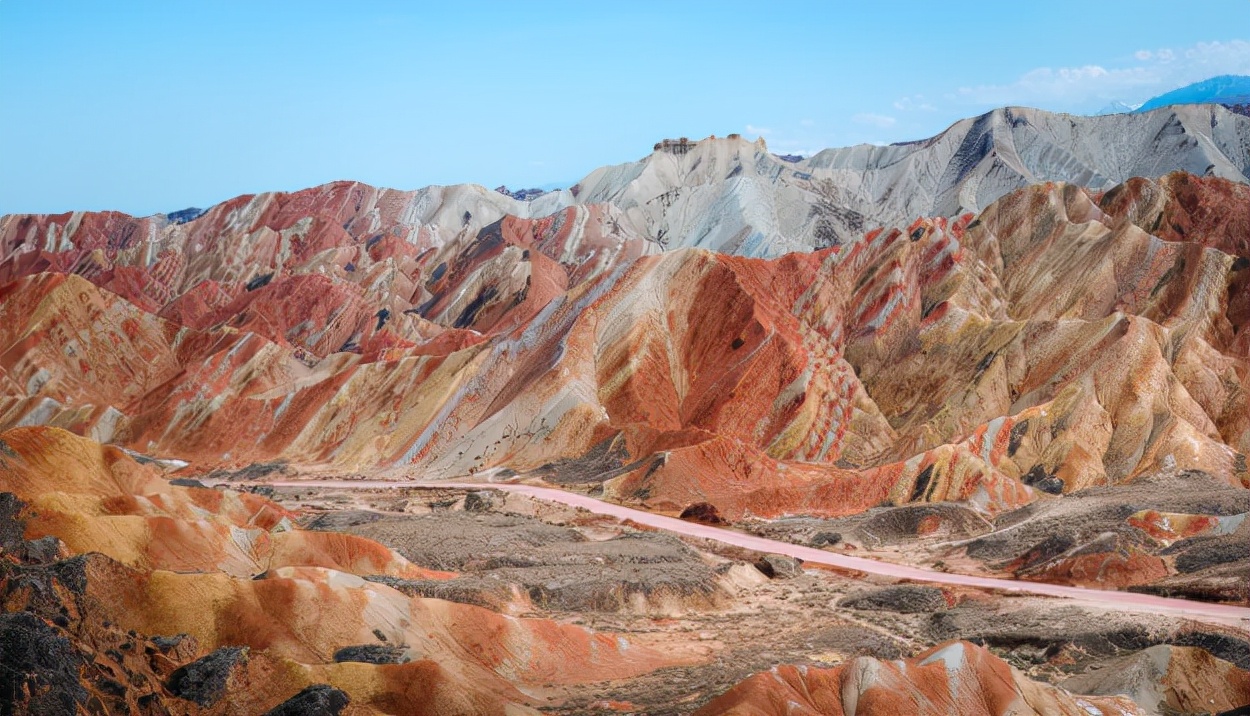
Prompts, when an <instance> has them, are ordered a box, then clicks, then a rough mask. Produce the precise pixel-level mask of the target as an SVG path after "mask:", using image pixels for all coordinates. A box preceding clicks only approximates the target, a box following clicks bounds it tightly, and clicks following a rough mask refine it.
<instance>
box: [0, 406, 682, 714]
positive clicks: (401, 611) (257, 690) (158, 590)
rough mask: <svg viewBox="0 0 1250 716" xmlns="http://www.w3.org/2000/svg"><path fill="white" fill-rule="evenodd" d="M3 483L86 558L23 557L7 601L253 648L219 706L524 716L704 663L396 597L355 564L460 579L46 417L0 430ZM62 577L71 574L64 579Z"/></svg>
mask: <svg viewBox="0 0 1250 716" xmlns="http://www.w3.org/2000/svg"><path fill="white" fill-rule="evenodd" d="M0 492H3V493H12V494H13V495H16V496H17V498H18V499H20V500H21V501H22V502H23V503H24V504H25V508H24V509H23V510H22V513H21V515H19V518H20V519H21V520H22V521H23V522H24V523H25V534H24V535H22V537H24V538H25V539H27V540H38V539H40V538H44V537H53V538H56V539H58V540H59V541H60V543H61V545H60V547H59V548H58V549H59V552H60V556H62V557H68V556H72V555H86V556H85V557H82V558H80V560H78V561H74V562H73V563H72V564H71V562H70V561H67V562H62V563H60V564H61V565H64V566H63V567H62V571H61V572H56V574H59V575H61V576H60V577H55V578H50V579H52V580H53V581H49V582H48V583H47V585H45V587H42V588H40V587H38V586H37V585H38V582H37V580H36V581H32V580H35V577H33V576H23V575H24V574H25V575H32V574H34V573H31V572H29V569H31V568H25V569H27V570H28V571H26V572H23V571H21V569H20V568H19V569H18V570H17V571H10V570H8V569H7V568H6V570H5V571H3V572H0V595H6V594H7V595H8V596H7V597H5V599H6V600H7V602H6V603H5V605H4V610H3V611H4V612H12V611H21V610H22V609H23V608H24V607H23V605H24V604H30V605H32V609H34V606H33V605H36V604H42V602H40V601H39V600H42V599H47V598H49V597H50V595H51V594H53V593H55V592H56V590H58V589H61V590H68V591H67V592H65V593H64V594H63V598H64V599H65V600H68V601H71V602H73V603H74V604H76V605H78V606H77V607H76V610H77V611H76V612H73V613H69V612H66V614H68V617H67V618H69V617H72V618H73V619H74V620H77V621H78V623H79V624H80V627H79V628H80V629H81V630H82V631H81V632H80V633H103V632H106V631H107V630H108V629H109V628H110V624H113V625H117V627H119V628H120V629H122V630H128V631H129V632H130V634H131V635H132V636H133V635H134V634H135V633H141V634H144V635H151V636H158V635H174V634H184V635H189V637H190V638H191V639H193V641H192V642H190V643H194V644H196V645H197V649H195V650H192V653H191V654H188V655H186V656H188V657H189V656H193V655H194V656H203V655H205V654H207V653H208V652H212V651H213V650H216V649H219V648H223V647H230V648H237V647H246V648H248V649H250V650H251V653H252V655H253V656H252V657H251V660H250V661H249V662H248V664H247V665H246V668H245V671H246V673H243V674H236V675H235V676H232V677H231V678H239V679H252V680H253V681H252V684H253V685H252V686H251V687H240V688H241V691H242V693H241V695H240V698H241V699H242V700H241V701H239V702H238V704H237V708H238V709H241V710H234V709H227V710H226V711H220V710H219V711H215V712H214V713H263V712H264V711H266V710H268V709H269V708H271V707H273V706H274V705H276V704H277V703H279V702H281V701H283V700H284V699H285V698H287V697H290V696H291V695H293V694H294V693H296V692H297V691H299V690H300V689H302V688H304V687H306V686H308V685H310V684H315V683H323V684H330V685H332V686H335V687H337V688H339V689H341V690H342V691H344V692H345V693H347V694H349V695H350V696H351V699H352V703H353V704H354V705H355V706H356V707H357V708H358V709H359V710H357V711H353V712H352V713H362V714H364V713H392V714H408V713H429V714H452V713H456V714H475V713H504V712H505V711H507V712H509V713H511V712H514V711H515V712H518V713H520V712H526V711H527V709H528V706H529V705H530V704H532V703H534V702H535V699H536V697H535V696H534V694H536V693H541V692H543V691H544V689H550V688H552V687H555V686H559V685H563V684H577V683H586V682H594V681H604V680H608V679H616V678H631V677H634V676H637V675H639V674H643V673H646V672H648V671H651V670H654V669H656V668H659V667H663V666H671V665H676V664H688V663H691V662H692V661H694V660H697V658H698V657H697V656H695V655H693V654H692V653H687V654H677V653H661V652H660V651H657V650H656V649H654V648H650V647H648V646H645V645H640V644H635V643H632V642H631V641H630V640H629V639H627V638H626V637H623V636H620V635H616V634H607V633H597V632H593V631H590V630H588V629H585V628H582V627H580V626H573V625H566V624H558V623H556V622H553V621H549V620H545V619H516V618H513V617H506V616H503V615H501V614H498V613H496V612H492V611H489V610H486V609H483V608H481V607H476V606H470V605H465V604H457V603H453V602H445V601H441V600H437V599H421V598H412V597H408V596H405V595H404V594H402V593H401V592H399V591H397V590H396V589H394V588H392V587H390V586H387V585H386V584H383V583H380V582H377V581H369V580H366V579H363V578H362V577H369V576H384V577H397V578H401V579H416V580H431V579H433V580H448V579H453V578H455V577H456V575H454V574H451V573H447V572H440V571H437V570H431V569H426V568H423V567H421V566H419V565H415V564H412V563H411V562H409V561H408V560H406V559H404V558H403V557H401V556H399V555H398V554H396V553H395V552H392V551H391V550H389V549H387V548H386V547H384V546H382V545H380V544H378V543H376V542H373V541H371V540H368V539H365V538H362V537H356V536H352V535H344V534H338V533H332V532H324V533H323V532H306V531H303V530H301V529H299V528H298V527H296V526H295V525H294V524H293V522H292V520H291V518H292V517H293V515H291V514H290V513H288V512H286V511H285V510H283V509H282V508H281V507H279V506H277V505H276V504H274V503H273V502H270V501H269V500H267V499H264V498H262V497H259V496H257V495H253V494H249V493H239V492H234V491H229V490H214V489H208V488H198V487H182V486H177V485H172V484H170V483H169V482H167V481H166V480H165V479H163V478H162V477H160V476H159V474H158V470H157V469H156V468H154V467H152V466H150V465H143V464H140V463H138V462H136V461H135V460H133V459H132V458H130V457H129V456H128V455H126V454H125V453H123V452H122V451H121V450H119V449H118V448H115V447H109V446H102V445H99V444H97V443H95V442H92V441H90V440H87V439H85V438H81V437H77V436H74V435H71V434H70V433H68V432H65V431H63V430H60V429H56V428H46V427H35V428H18V429H14V430H9V431H7V432H5V433H2V434H0ZM6 517H7V516H6ZM10 558H11V557H10V556H9V555H5V559H10ZM66 574H76V575H77V578H76V579H75V580H71V581H69V582H66V581H65V575H66ZM57 580H59V581H57ZM32 590H34V591H32ZM40 590H42V591H40ZM75 595H76V596H75ZM32 600H34V601H32ZM379 644H380V645H395V647H396V648H397V649H398V651H397V652H396V654H397V656H396V659H395V660H396V662H397V663H394V664H373V663H357V662H352V663H335V662H337V661H338V659H337V658H335V655H336V653H337V652H338V651H339V650H341V649H344V648H349V647H356V646H359V645H379ZM118 659H121V657H120V656H119V657H118ZM240 668H243V667H240ZM247 670H251V671H247ZM266 672H269V675H268V676H266ZM248 674H251V675H250V676H248ZM85 678H86V677H84V679H85ZM413 679H417V680H418V682H419V683H414V682H413ZM264 681H269V682H270V683H269V684H268V685H266V686H265V687H263V688H262V687H260V686H258V684H259V683H262V682H264ZM171 683H172V682H171ZM170 688H173V687H170ZM160 693H161V692H160V691H158V692H157V695H158V696H159V695H160ZM509 709H514V711H508V710H509ZM196 713H199V712H198V711H197V712H196Z"/></svg>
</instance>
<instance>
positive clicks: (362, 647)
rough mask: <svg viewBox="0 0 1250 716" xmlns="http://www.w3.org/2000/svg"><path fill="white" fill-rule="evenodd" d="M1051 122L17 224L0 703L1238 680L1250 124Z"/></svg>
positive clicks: (1248, 689) (338, 702) (509, 706)
mask: <svg viewBox="0 0 1250 716" xmlns="http://www.w3.org/2000/svg"><path fill="white" fill-rule="evenodd" d="M1067 122H1068V119H1067V118H1063V119H1062V120H1061V119H1060V118H1057V117H1056V116H1054V115H1047V114H1046V113H1042V112H1037V111H1035V110H1019V109H1008V110H999V111H997V112H994V113H990V114H987V115H985V116H983V117H980V118H977V119H975V120H967V121H966V122H963V123H960V124H957V125H955V126H954V127H952V128H951V130H948V132H946V133H944V134H943V135H940V136H939V137H935V138H933V139H931V140H927V141H926V142H922V143H915V144H909V145H902V146H899V147H890V148H883V149H868V148H854V149H848V150H829V151H827V152H822V153H821V154H818V155H816V156H815V157H812V158H810V159H805V160H802V161H799V162H790V161H788V160H783V159H781V158H778V157H775V156H773V155H771V154H769V153H768V151H767V148H766V147H765V146H764V144H763V143H762V142H755V143H751V142H746V141H744V140H742V139H740V138H736V137H731V138H727V139H715V138H712V139H707V140H701V141H697V142H690V141H686V140H680V141H665V142H662V143H660V144H658V145H656V150H655V152H654V153H653V154H652V155H651V156H650V157H648V158H646V159H644V160H641V161H639V162H635V163H631V164H627V165H622V166H618V167H608V168H604V169H600V170H596V171H595V172H593V173H592V174H590V175H589V176H588V177H586V179H584V180H583V181H582V182H581V183H579V184H578V185H576V186H575V187H573V188H571V189H569V190H564V191H558V192H552V193H547V194H543V195H541V196H537V197H536V198H532V197H531V195H530V194H524V196H525V197H526V199H525V200H518V199H516V198H514V196H513V195H509V194H505V193H502V192H496V191H489V190H486V189H483V188H481V187H476V186H456V187H430V188H426V189H422V190H418V191H396V190H390V189H378V188H374V187H370V186H367V185H364V184H359V183H349V182H339V183H334V184H328V185H325V186H321V187H316V188H312V189H308V190H304V191H299V192H295V193H290V194H283V193H271V194H260V195H255V196H242V197H238V198H236V199H232V200H230V201H227V202H224V203H222V204H219V205H217V206H214V207H212V208H211V209H209V210H208V211H206V212H203V213H202V214H199V215H195V213H194V212H192V213H181V212H180V213H178V214H175V215H173V216H174V218H173V219H171V218H170V217H168V216H163V215H157V216H153V217H147V218H136V217H131V216H127V215H124V214H120V213H113V212H103V213H90V212H87V213H84V212H74V213H67V214H61V215H10V216H5V217H3V218H0V431H3V432H0V548H2V549H3V562H2V566H0V600H2V601H3V605H4V614H3V615H0V637H2V638H0V665H2V666H4V667H5V668H3V669H0V714H2V715H7V714H17V713H31V714H61V713H67V714H69V713H91V714H97V713H99V714H104V713H109V714H113V713H136V714H200V713H204V714H262V713H270V714H339V713H343V714H374V713H386V714H414V713H421V714H477V713H499V714H505V713H506V714H514V713H516V714H519V713H532V712H540V711H541V712H552V713H611V712H617V713H694V712H696V711H697V712H698V713H700V714H719V713H733V714H783V713H786V714H896V713H917V714H946V713H961V714H1008V713H1011V714H1106V715H1107V716H1110V715H1111V714H1136V713H1143V714H1145V713H1167V714H1172V713H1217V712H1223V711H1235V710H1236V709H1238V708H1241V707H1246V706H1247V704H1248V703H1250V673H1248V672H1247V671H1246V670H1247V669H1248V668H1250V622H1248V621H1247V619H1248V618H1250V608H1247V607H1250V586H1247V585H1248V584H1250V580H1247V574H1250V522H1248V521H1247V520H1246V515H1247V513H1248V512H1250V489H1248V488H1250V465H1248V464H1247V463H1248V458H1247V456H1248V455H1250V186H1248V185H1247V174H1248V173H1250V118H1247V117H1244V116H1241V115H1237V114H1234V113H1231V112H1228V111H1226V110H1224V109H1222V108H1219V107H1213V106H1193V107H1174V108H1169V109H1166V110H1157V111H1155V112H1148V113H1143V114H1140V115H1131V116H1130V115H1116V116H1115V117H1106V118H1086V119H1082V120H1081V122H1083V123H1084V124H1082V125H1081V130H1082V131H1077V129H1076V127H1077V124H1076V121H1075V120H1073V121H1072V128H1071V129H1068V128H1066V127H1067V124H1066V123H1067ZM1091 133H1092V135H1091ZM1090 136H1094V137H1103V140H1101V142H1100V141H1092V140H1091V139H1090ZM1113 137H1114V138H1113ZM1109 142H1115V143H1116V145H1115V146H1116V151H1111V150H1109V149H1107V148H1106V145H1107V143H1109ZM1191 172H1192V173H1191ZM1138 175H1141V176H1138ZM366 477H367V478H369V485H370V486H371V487H370V489H351V488H349V487H343V486H342V484H341V482H342V480H343V479H361V478H366ZM328 478H334V479H335V483H334V484H335V487H333V488H330V487H327V486H326V485H328V484H329V482H328ZM449 478H455V480H456V482H458V483H460V482H465V481H478V482H481V483H482V484H483V489H482V490H469V491H466V490H465V489H463V488H456V489H439V488H438V484H439V481H446V480H448V479H449ZM399 479H405V480H409V481H410V480H414V479H416V480H422V481H425V482H428V483H430V488H428V489H427V488H421V489H416V488H413V489H404V490H391V491H388V490H386V489H383V488H379V487H377V486H376V485H375V482H376V481H380V480H399ZM505 480H506V481H520V482H525V483H529V484H534V485H545V486H552V487H558V488H561V489H564V490H567V491H573V492H580V493H586V494H590V495H593V496H596V497H598V498H600V499H601V500H604V501H607V502H614V503H619V504H623V505H628V506H633V507H638V508H642V509H645V510H649V511H654V512H660V513H664V514H669V515H674V516H676V515H682V516H684V517H687V518H688V519H690V520H692V521H699V522H703V523H705V524H712V525H719V526H721V527H723V528H725V529H738V530H746V531H749V532H752V533H755V534H756V535H760V536H764V537H769V538H771V539H773V540H776V541H781V542H799V543H802V544H804V545H811V546H816V547H822V548H824V549H826V550H829V551H832V552H837V553H845V554H851V555H858V556H868V557H872V558H875V559H878V560H884V561H893V562H901V563H905V564H908V565H913V566H922V567H926V568H928V569H930V570H933V574H934V579H933V580H932V581H933V585H918V584H908V583H894V582H893V581H892V580H890V579H888V578H887V577H885V576H874V575H872V574H859V573H855V574H852V573H849V572H841V571H837V570H820V569H804V567H803V565H802V564H799V563H797V562H795V561H794V560H792V559H789V558H783V557H780V556H778V555H763V554H755V553H749V552H747V551H745V550H743V549H739V548H730V547H727V546H725V545H724V544H719V543H716V542H715V541H708V540H705V539H696V538H694V537H692V536H691V535H685V534H679V533H667V532H657V531H655V530H651V529H647V528H643V527H641V526H639V525H636V524H631V523H629V522H628V521H620V520H615V519H612V518H610V517H604V516H594V515H591V514H589V513H586V512H582V511H578V510H574V509H572V508H565V507H561V506H559V505H554V504H550V503H545V502H543V501H541V500H535V499H531V498H525V497H522V496H518V495H505V494H501V493H498V492H496V491H492V490H490V489H489V488H488V487H487V486H488V484H489V483H490V482H492V481H494V482H498V481H505ZM266 482H267V483H270V484H269V485H268V486H266V485H264V484H260V483H266ZM319 485H320V486H319ZM943 572H958V573H965V574H971V575H977V576H989V577H998V578H1003V579H1006V580H1016V583H1018V584H1020V585H1021V586H1023V587H1025V589H1026V592H1027V585H1028V583H1029V582H1049V583H1055V584H1063V585H1075V586H1082V587H1090V588H1094V589H1096V590H1103V591H1094V592H1091V593H1090V594H1091V595H1096V596H1091V598H1090V599H1089V601H1081V600H1075V601H1070V602H1069V601H1065V600H1061V599H1046V598H1042V597H1036V596H1029V595H1028V594H1027V593H1022V594H1005V593H1000V592H991V591H983V590H976V589H971V588H966V587H955V586H952V585H951V584H946V583H944V582H943V580H942V578H941V577H942V573H943ZM1111 590H1130V591H1133V592H1141V593H1149V594H1153V595H1160V596H1166V597H1173V598H1182V599H1188V600H1192V602H1193V603H1194V604H1198V605H1201V604H1204V603H1206V604H1210V603H1219V604H1221V605H1223V606H1225V607H1230V608H1231V609H1230V610H1229V611H1226V612H1220V614H1224V615H1228V614H1233V615H1234V616H1223V617H1216V616H1213V615H1214V614H1215V612H1214V611H1212V612H1209V613H1204V612H1202V611H1201V610H1198V611H1197V612H1195V613H1194V614H1192V615H1190V616H1177V615H1175V614H1174V615H1172V616H1166V615H1153V616H1152V615H1149V614H1143V613H1141V612H1132V611H1131V610H1130V611H1127V612H1126V611H1124V610H1126V609H1129V607H1126V606H1123V605H1120V606H1117V602H1116V596H1115V595H1114V594H1111V593H1110V591H1111ZM1236 607H1242V608H1243V609H1242V610H1241V611H1237V609H1235V608H1236ZM731 615H732V616H731ZM752 674H754V675H752ZM735 684H736V685H735ZM1236 712H1237V713H1245V711H1236Z"/></svg>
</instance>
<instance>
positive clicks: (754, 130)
mask: <svg viewBox="0 0 1250 716" xmlns="http://www.w3.org/2000/svg"><path fill="white" fill-rule="evenodd" d="M747 133H748V134H754V135H755V136H757V137H764V136H767V135H769V134H772V133H773V130H771V129H769V128H768V127H757V126H755V125H754V124H748V125H747Z"/></svg>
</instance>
